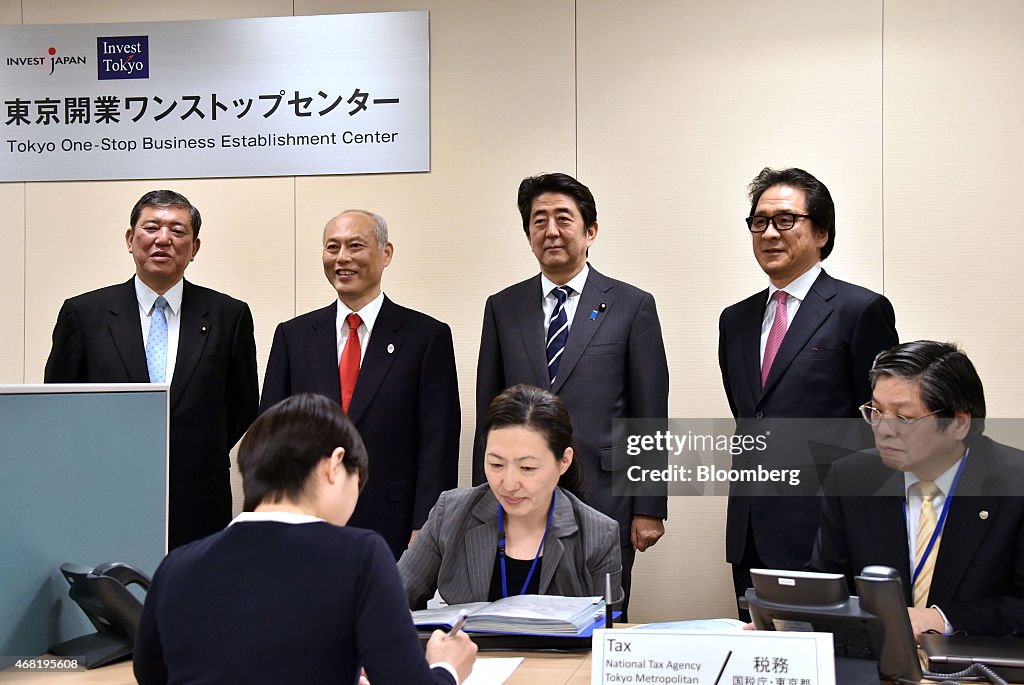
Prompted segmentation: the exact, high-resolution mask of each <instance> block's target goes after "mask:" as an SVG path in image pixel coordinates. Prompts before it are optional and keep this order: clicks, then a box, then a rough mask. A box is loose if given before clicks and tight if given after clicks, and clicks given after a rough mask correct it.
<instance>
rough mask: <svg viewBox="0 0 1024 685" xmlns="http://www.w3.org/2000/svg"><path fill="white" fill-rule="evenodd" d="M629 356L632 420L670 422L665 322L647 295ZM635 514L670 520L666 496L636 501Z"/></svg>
mask: <svg viewBox="0 0 1024 685" xmlns="http://www.w3.org/2000/svg"><path fill="white" fill-rule="evenodd" d="M628 345H629V347H628V350H627V352H626V355H627V365H628V367H627V375H626V383H627V384H628V387H627V389H626V390H627V393H628V398H629V413H628V414H627V416H629V417H632V418H646V419H667V418H668V360H667V358H666V357H665V341H664V339H663V338H662V336H661V322H660V321H659V320H658V310H657V307H655V304H654V297H652V296H651V295H650V294H649V293H644V296H643V300H642V301H641V302H640V307H639V309H638V310H637V314H636V318H635V319H634V320H633V325H632V326H631V327H630V330H629V341H628ZM633 514H634V515H642V516H654V517H657V518H662V519H664V518H667V517H668V500H667V498H666V497H664V496H654V497H634V498H633Z"/></svg>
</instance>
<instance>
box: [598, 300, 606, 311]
mask: <svg viewBox="0 0 1024 685" xmlns="http://www.w3.org/2000/svg"><path fill="white" fill-rule="evenodd" d="M606 309H608V305H606V304H605V303H604V302H602V303H601V304H599V305H597V311H599V312H603V311H604V310H606Z"/></svg>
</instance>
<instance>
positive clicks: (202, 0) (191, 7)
mask: <svg viewBox="0 0 1024 685" xmlns="http://www.w3.org/2000/svg"><path fill="white" fill-rule="evenodd" d="M21 4H23V5H24V13H25V23H26V24H100V23H121V22H136V21H185V20H192V19H234V18H241V17H273V16H290V15H291V14H292V3H291V0H221V1H220V2H209V1H208V0H177V1H175V2H162V1H160V0H103V1H102V2H96V1H93V2H67V0H22V3H21Z"/></svg>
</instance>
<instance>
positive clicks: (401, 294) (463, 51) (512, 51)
mask: <svg viewBox="0 0 1024 685" xmlns="http://www.w3.org/2000/svg"><path fill="white" fill-rule="evenodd" d="M405 9H427V10H430V46H431V50H430V52H431V65H430V72H431V84H430V88H431V171H430V173H421V174H401V175H395V174H391V175H367V176H343V177H310V178H299V179H297V180H296V187H297V190H296V198H297V200H296V212H297V223H296V245H297V248H296V285H297V292H298V297H297V301H298V304H297V309H298V312H300V313H301V312H305V311H308V310H311V309H314V308H317V307H322V306H324V305H325V304H328V303H329V302H330V301H331V299H332V297H334V296H335V295H334V292H333V290H332V289H331V287H330V285H329V284H328V283H327V281H326V279H325V277H324V275H323V267H322V264H321V261H320V237H321V231H322V229H323V225H324V223H325V222H326V220H327V219H328V218H330V217H331V216H333V215H335V214H337V213H338V212H340V211H341V210H343V209H346V208H349V207H359V208H365V209H370V210H373V211H376V212H378V213H380V214H381V215H383V216H384V218H385V219H387V221H388V223H389V226H390V229H391V233H392V238H393V242H394V244H395V257H394V259H393V261H392V263H391V266H390V267H388V269H387V271H385V276H384V287H385V291H386V292H387V293H388V296H389V297H391V298H392V299H394V300H395V301H396V302H399V303H401V304H404V305H406V306H409V307H412V308H414V309H418V310H420V311H424V312H426V313H428V314H430V315H432V316H434V317H436V318H438V319H440V320H442V321H445V322H446V323H448V324H449V325H450V326H451V327H452V334H453V336H454V340H455V354H456V360H457V363H458V373H459V385H460V390H461V397H462V418H463V428H462V460H461V474H462V475H461V482H463V483H469V474H470V454H471V444H472V443H471V438H472V431H473V422H474V416H475V409H474V401H475V400H474V383H475V377H476V358H477V352H478V348H479V344H480V328H481V322H482V317H483V305H484V300H485V299H486V297H487V296H488V295H489V294H491V293H493V292H496V291H497V290H500V289H501V288H503V287H505V286H507V285H510V284H511V283H514V282H517V281H520V280H522V279H524V278H528V277H529V276H531V275H533V274H534V273H536V271H537V267H536V262H535V261H534V258H533V256H532V254H531V253H530V251H529V248H528V245H527V242H526V239H525V236H524V235H523V233H522V224H521V220H520V218H519V214H518V211H517V210H516V204H515V200H516V190H517V188H518V185H519V181H520V180H522V178H523V177H524V176H528V175H530V174H533V173H536V172H539V171H544V170H552V169H566V168H568V169H569V170H570V171H572V169H571V165H572V164H573V159H574V118H573V117H574V104H573V97H574V96H573V92H574V85H573V40H572V35H573V19H572V17H573V14H572V3H571V2H568V1H563V2H549V1H547V0H531V1H530V2H519V3H514V4H502V3H468V2H458V1H457V0H449V1H447V2H445V1H437V0H430V1H428V2H422V1H418V2H413V1H411V0H410V1H408V2H380V1H375V2H369V1H365V2H327V1H324V2H300V3H297V5H296V13H297V14H318V13H328V12H355V11H383V10H405ZM356 124H357V122H353V126H356Z"/></svg>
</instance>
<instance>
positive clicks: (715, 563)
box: [577, 0, 882, 620]
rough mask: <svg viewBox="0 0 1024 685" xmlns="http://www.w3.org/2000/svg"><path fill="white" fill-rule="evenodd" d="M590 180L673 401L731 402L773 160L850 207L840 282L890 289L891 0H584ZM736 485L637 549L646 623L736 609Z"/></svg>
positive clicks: (839, 247)
mask: <svg viewBox="0 0 1024 685" xmlns="http://www.w3.org/2000/svg"><path fill="white" fill-rule="evenodd" d="M577 39H578V45H579V48H578V49H579V63H578V109H579V115H578V122H579V123H578V130H579V177H580V179H581V180H582V181H583V182H585V183H587V184H588V185H590V187H591V189H592V190H593V191H594V194H595V196H596V198H597V201H598V208H599V211H598V216H599V220H600V226H601V232H600V234H599V236H598V241H597V243H596V245H595V247H594V248H593V249H592V250H591V257H592V261H593V263H594V265H595V266H596V267H597V268H598V269H602V270H605V271H606V272H608V273H609V274H611V275H613V276H616V277H619V278H622V279H624V280H627V281H630V282H632V283H634V284H636V285H638V286H640V287H643V288H645V289H647V290H650V291H651V292H653V293H654V295H655V297H656V298H657V300H658V302H659V305H660V307H659V313H660V315H661V320H662V325H663V328H664V335H665V342H666V347H667V349H668V356H669V366H670V373H671V395H670V413H671V415H672V416H676V417H686V416H703V417H712V416H728V415H729V410H728V406H727V404H726V401H725V396H724V392H723V391H722V387H721V376H720V375H719V371H718V363H717V323H718V315H719V313H720V312H721V310H722V308H723V307H725V306H727V305H729V304H732V303H733V302H736V301H738V300H740V299H742V298H744V297H746V296H747V295H750V294H751V293H753V292H756V291H757V290H759V289H762V288H764V287H765V285H766V277H765V276H764V274H763V273H762V272H761V271H760V269H759V268H758V267H757V264H756V262H755V261H754V258H753V255H752V253H751V248H750V237H749V233H748V232H747V229H746V226H745V225H744V223H743V217H745V216H746V215H747V213H748V210H749V203H748V201H747V200H746V197H745V190H746V185H747V183H749V181H750V179H751V178H753V176H754V175H755V174H756V173H757V172H758V171H760V169H761V168H762V167H764V166H773V167H784V166H799V167H802V168H805V169H807V170H808V171H810V172H811V173H813V174H815V175H816V176H818V177H819V178H820V179H822V180H823V181H824V182H825V183H826V184H827V185H828V186H829V188H830V189H831V191H832V193H833V196H834V198H835V200H836V205H837V233H838V237H837V242H836V252H835V254H834V256H832V257H830V258H829V259H828V261H827V262H826V263H825V267H826V268H827V269H828V270H829V271H830V272H831V273H833V274H834V275H835V276H837V277H839V278H843V279H846V280H851V281H854V282H857V283H860V284H863V285H865V286H867V287H871V288H874V289H876V290H880V289H881V288H882V268H881V240H880V239H881V217H882V208H881V196H882V186H881V178H880V171H881V81H880V77H881V59H882V54H881V13H880V5H879V3H878V2H877V0H860V1H858V2H849V3H842V4H839V3H816V2H812V1H811V0H804V1H795V0H790V1H786V0H776V1H775V2H771V3H762V4H751V3H747V2H742V1H741V0H724V1H723V2H718V3H676V2H670V1H664V2H645V3H627V4H622V3H616V2H610V1H609V0H580V1H579V2H578V18H577ZM724 512H725V500H724V498H715V499H706V500H687V499H684V498H675V499H673V500H672V501H671V502H670V513H671V515H670V520H669V522H668V529H669V531H670V533H669V534H668V535H667V536H666V539H665V540H664V541H663V542H662V543H661V544H659V545H658V546H657V547H656V548H655V549H654V550H653V551H651V552H650V553H648V554H646V555H640V562H639V563H638V572H637V575H636V576H635V579H634V587H635V588H636V590H635V595H634V597H635V600H634V604H632V605H631V607H635V610H633V611H631V612H630V618H631V619H634V620H651V619H671V618H679V617H706V616H721V615H732V614H733V611H734V610H733V601H732V599H731V593H732V581H731V576H730V573H729V567H728V565H727V564H726V563H725V561H724V558H725V555H724V551H723V550H724V542H723V538H724V531H725V523H724Z"/></svg>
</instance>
